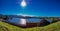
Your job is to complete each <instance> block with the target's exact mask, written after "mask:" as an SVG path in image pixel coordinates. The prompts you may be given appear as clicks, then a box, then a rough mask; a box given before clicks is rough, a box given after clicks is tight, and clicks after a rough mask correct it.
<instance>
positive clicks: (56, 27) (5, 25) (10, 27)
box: [0, 21, 60, 31]
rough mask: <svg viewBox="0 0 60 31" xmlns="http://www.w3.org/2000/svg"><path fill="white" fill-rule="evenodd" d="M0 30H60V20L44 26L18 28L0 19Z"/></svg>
mask: <svg viewBox="0 0 60 31" xmlns="http://www.w3.org/2000/svg"><path fill="white" fill-rule="evenodd" d="M0 31H60V21H59V22H56V23H53V24H50V25H48V26H44V27H33V28H24V29H23V28H20V27H17V26H13V25H10V24H8V23H5V22H1V21H0Z"/></svg>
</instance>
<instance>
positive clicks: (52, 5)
mask: <svg viewBox="0 0 60 31" xmlns="http://www.w3.org/2000/svg"><path fill="white" fill-rule="evenodd" d="M21 1H22V0H0V14H26V15H36V16H60V0H26V3H27V6H26V7H25V8H24V9H23V8H22V7H21V6H20V3H21Z"/></svg>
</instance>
